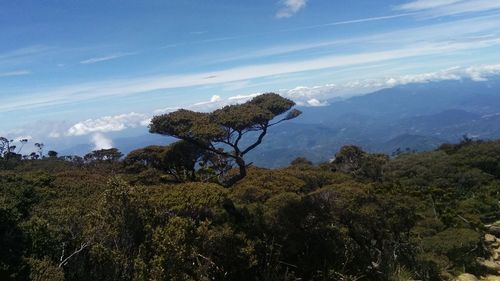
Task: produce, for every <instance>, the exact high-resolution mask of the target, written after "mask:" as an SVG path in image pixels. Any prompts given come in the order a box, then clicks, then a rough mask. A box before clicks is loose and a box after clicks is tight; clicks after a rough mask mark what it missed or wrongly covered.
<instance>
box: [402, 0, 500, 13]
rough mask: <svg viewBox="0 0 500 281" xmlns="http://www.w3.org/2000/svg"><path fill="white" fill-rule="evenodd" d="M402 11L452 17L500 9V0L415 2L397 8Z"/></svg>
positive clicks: (422, 0)
mask: <svg viewBox="0 0 500 281" xmlns="http://www.w3.org/2000/svg"><path fill="white" fill-rule="evenodd" d="M395 9H396V10H400V11H422V12H425V13H426V15H427V16H431V17H439V16H451V15H458V14H465V13H477V12H486V11H493V10H498V9H500V1H498V0H414V1H411V2H408V3H405V4H402V5H399V6H396V7H395Z"/></svg>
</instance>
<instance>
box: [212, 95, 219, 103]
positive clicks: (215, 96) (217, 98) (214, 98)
mask: <svg viewBox="0 0 500 281" xmlns="http://www.w3.org/2000/svg"><path fill="white" fill-rule="evenodd" d="M220 100H221V97H220V96H218V95H213V96H212V98H211V99H210V102H218V101H220Z"/></svg>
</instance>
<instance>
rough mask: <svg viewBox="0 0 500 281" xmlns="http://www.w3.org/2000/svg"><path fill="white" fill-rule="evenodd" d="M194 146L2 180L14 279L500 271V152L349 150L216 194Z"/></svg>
mask: <svg viewBox="0 0 500 281" xmlns="http://www.w3.org/2000/svg"><path fill="white" fill-rule="evenodd" d="M257 101H258V102H257V103H260V102H262V103H265V100H263V101H259V100H257ZM262 106H263V107H264V108H266V106H267V105H262ZM231 110H232V109H231ZM231 110H229V111H231ZM266 110H268V111H270V112H274V113H279V112H280V111H279V110H278V109H276V111H273V110H275V109H273V108H267V109H266ZM274 113H273V114H274ZM256 118H260V117H256ZM225 122H226V121H225ZM227 122H229V121H227ZM249 122H253V121H249ZM231 126H237V124H232V125H231ZM192 145H193V144H192V143H189V142H181V143H175V144H173V145H171V146H152V147H147V148H144V149H142V150H138V151H135V152H133V153H131V154H129V155H128V156H127V158H126V159H125V160H123V162H120V161H116V159H114V160H112V161H111V162H109V161H107V160H106V159H104V158H102V159H100V160H96V161H90V163H87V164H85V163H83V164H77V163H74V162H71V161H63V160H59V159H57V158H50V157H48V158H45V159H38V160H23V161H21V162H20V163H19V164H17V165H15V166H11V167H9V170H3V171H1V172H0V250H1V253H2V255H1V256H0V279H1V280H30V279H31V280H84V281H87V280H134V281H135V280H243V281H245V280H271V281H274V280H275V281H278V280H446V279H449V278H450V276H452V275H456V274H457V273H458V272H463V271H464V270H467V271H469V272H473V273H476V274H478V275H480V274H483V273H484V271H482V270H483V269H481V268H480V267H478V266H477V264H476V262H475V260H476V258H477V257H484V258H487V256H486V255H487V253H484V252H483V250H482V245H481V243H482V241H481V239H482V238H481V237H482V236H483V235H482V234H483V233H482V232H481V230H482V229H483V227H484V224H485V223H490V222H492V221H496V220H499V219H500V206H499V205H498V202H499V200H500V194H499V192H498V190H499V189H500V179H499V174H498V173H497V171H498V167H497V166H498V163H499V162H500V142H481V143H478V142H472V143H468V144H466V145H462V146H460V147H458V148H455V149H454V150H453V151H452V152H450V151H448V152H446V151H443V150H442V149H440V150H437V151H433V152H428V153H418V154H403V155H400V156H398V157H396V158H394V159H388V158H386V157H385V156H382V155H377V154H375V155H373V154H369V153H366V152H363V151H362V150H361V149H359V148H357V147H353V146H349V147H345V148H344V149H342V150H341V151H340V152H339V153H338V154H337V157H336V159H335V161H334V162H333V163H327V164H322V165H319V166H315V165H312V164H311V163H308V162H307V161H305V160H303V159H300V160H299V161H296V162H295V163H294V165H291V166H290V167H286V168H282V169H277V170H267V169H260V168H256V167H251V168H249V169H248V176H247V177H245V178H244V179H242V180H240V181H239V182H237V183H236V184H234V185H233V187H232V188H231V189H226V188H224V187H223V186H221V185H219V184H216V183H210V182H202V180H203V179H202V175H205V174H203V173H206V171H204V170H203V169H204V168H205V167H207V165H202V166H198V167H197V168H198V169H196V168H195V163H197V162H204V161H210V160H206V158H204V157H205V156H206V154H205V153H206V151H205V150H199V151H201V152H203V153H202V155H201V156H200V155H199V154H189V153H191V152H193V151H194V150H193V149H194V148H195V147H196V146H192ZM113 154H114V153H113ZM212 156H213V154H212ZM183 158H184V159H183ZM196 159H198V160H196ZM211 163H214V162H211ZM172 165H174V166H172ZM170 167H180V169H179V170H177V171H176V173H178V174H179V175H181V174H182V175H188V176H187V178H189V171H191V172H192V171H193V170H194V172H195V176H196V180H197V181H190V180H189V181H188V182H174V181H172V179H174V178H173V176H172V175H171V174H170V172H169V169H170ZM192 169H193V170H192ZM183 179H186V178H183Z"/></svg>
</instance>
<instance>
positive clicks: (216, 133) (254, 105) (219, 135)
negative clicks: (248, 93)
mask: <svg viewBox="0 0 500 281" xmlns="http://www.w3.org/2000/svg"><path fill="white" fill-rule="evenodd" d="M294 105H295V103H294V102H293V101H291V100H289V99H287V98H284V97H281V96H280V95H278V94H275V93H266V94H262V95H259V96H257V97H255V98H253V99H252V100H250V101H248V102H246V103H243V104H234V105H228V106H225V107H223V108H221V109H218V110H215V111H213V112H210V113H204V112H194V111H190V110H186V109H180V110H177V111H175V112H172V113H168V114H163V115H159V116H155V117H154V118H153V119H152V120H151V124H150V126H149V128H150V132H151V133H156V134H161V135H166V136H172V137H175V138H178V139H182V140H185V141H187V142H189V143H192V144H194V145H196V146H198V147H200V148H202V149H204V150H205V151H210V152H212V153H215V154H218V155H221V156H224V157H226V158H228V159H229V160H232V161H233V162H234V163H235V164H236V165H237V166H238V168H239V172H238V173H237V174H235V175H233V176H232V177H230V178H229V179H227V180H226V181H225V182H224V184H225V185H228V186H230V185H232V184H234V183H235V182H237V181H239V180H241V179H243V178H244V177H245V176H246V174H247V166H248V164H247V163H246V162H245V160H244V156H245V155H246V154H247V153H248V152H250V151H251V150H253V149H254V148H256V147H257V146H258V145H259V144H261V142H262V140H263V138H264V136H265V135H266V134H267V131H268V128H269V127H271V126H274V125H276V124H278V123H281V122H283V121H286V120H291V119H294V118H296V117H297V116H299V115H300V114H301V112H300V111H299V110H297V109H292V108H293V106H294ZM285 113H286V114H285ZM280 116H281V118H278V117H280ZM250 132H256V138H255V139H254V140H253V141H251V142H247V143H248V144H247V145H244V146H243V145H242V139H243V138H244V137H245V135H247V134H248V133H250Z"/></svg>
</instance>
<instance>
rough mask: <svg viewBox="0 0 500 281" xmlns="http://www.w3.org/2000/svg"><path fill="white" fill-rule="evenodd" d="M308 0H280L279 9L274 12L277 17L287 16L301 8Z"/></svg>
mask: <svg viewBox="0 0 500 281" xmlns="http://www.w3.org/2000/svg"><path fill="white" fill-rule="evenodd" d="M307 1H308V0H281V1H280V6H281V7H280V9H279V10H278V12H277V13H276V17H277V18H289V17H291V16H293V15H294V14H295V13H297V12H298V11H300V10H301V9H303V8H304V7H305V6H306V4H307Z"/></svg>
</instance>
